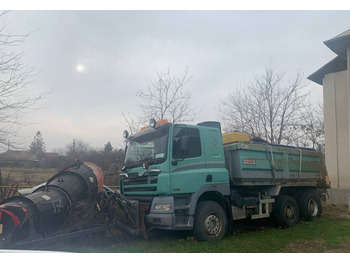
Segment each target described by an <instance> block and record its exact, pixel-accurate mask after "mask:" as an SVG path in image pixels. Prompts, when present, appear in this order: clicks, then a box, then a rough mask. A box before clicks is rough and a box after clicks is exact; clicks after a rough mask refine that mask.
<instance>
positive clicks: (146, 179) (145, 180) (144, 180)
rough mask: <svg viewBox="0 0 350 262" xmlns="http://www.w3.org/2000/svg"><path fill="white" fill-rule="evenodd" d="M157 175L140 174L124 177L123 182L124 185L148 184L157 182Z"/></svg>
mask: <svg viewBox="0 0 350 262" xmlns="http://www.w3.org/2000/svg"><path fill="white" fill-rule="evenodd" d="M157 182H158V177H157V176H142V177H135V178H124V180H123V184H124V186H132V185H145V184H146V185H149V184H157Z"/></svg>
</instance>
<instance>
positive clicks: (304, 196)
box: [298, 190, 322, 221]
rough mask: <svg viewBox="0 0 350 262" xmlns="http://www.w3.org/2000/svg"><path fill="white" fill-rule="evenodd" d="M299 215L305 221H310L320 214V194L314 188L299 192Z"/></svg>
mask: <svg viewBox="0 0 350 262" xmlns="http://www.w3.org/2000/svg"><path fill="white" fill-rule="evenodd" d="M298 205H299V210H300V217H301V218H304V219H305V220H306V221H312V220H314V219H315V218H318V217H320V216H321V213H322V205H321V200H320V195H319V193H318V192H317V191H316V190H308V191H305V192H303V193H301V194H300V196H299V198H298Z"/></svg>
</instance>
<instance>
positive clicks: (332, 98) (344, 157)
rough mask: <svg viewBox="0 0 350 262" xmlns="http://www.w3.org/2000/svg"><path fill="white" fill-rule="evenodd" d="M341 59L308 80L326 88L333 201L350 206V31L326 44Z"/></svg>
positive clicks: (325, 101)
mask: <svg viewBox="0 0 350 262" xmlns="http://www.w3.org/2000/svg"><path fill="white" fill-rule="evenodd" d="M324 44H325V45H326V46H327V47H328V48H329V49H331V50H332V51H333V52H334V53H335V54H336V55H337V56H336V57H335V58H334V59H333V60H331V61H330V62H328V63H327V64H326V65H324V66H323V67H321V68H320V69H318V70H317V71H316V72H314V73H313V74H311V75H310V76H309V77H308V79H310V80H311V81H313V82H315V83H317V84H319V85H323V101H324V125H325V154H326V165H327V170H328V175H329V178H330V180H331V187H332V188H331V189H330V190H329V195H330V200H329V201H330V202H331V203H333V204H347V205H349V204H350V29H349V30H347V31H345V32H343V33H341V34H339V35H337V36H335V37H333V38H331V39H329V40H327V41H325V42H324Z"/></svg>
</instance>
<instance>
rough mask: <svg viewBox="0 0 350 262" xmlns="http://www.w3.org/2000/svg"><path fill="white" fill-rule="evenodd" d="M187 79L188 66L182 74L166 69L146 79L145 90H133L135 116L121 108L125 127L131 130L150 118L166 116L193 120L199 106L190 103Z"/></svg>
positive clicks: (157, 118)
mask: <svg viewBox="0 0 350 262" xmlns="http://www.w3.org/2000/svg"><path fill="white" fill-rule="evenodd" d="M190 80H191V77H189V76H188V69H187V68H186V70H185V71H184V73H183V74H182V75H173V74H171V72H170V70H169V69H167V71H166V72H163V73H157V77H156V78H155V79H154V80H150V85H149V86H148V88H147V90H145V91H139V92H137V96H138V97H139V98H140V102H139V103H138V104H137V106H138V108H139V109H140V111H141V114H139V116H131V115H130V113H128V112H127V113H126V112H122V114H123V116H124V121H125V122H126V125H127V126H128V128H129V129H130V130H131V131H132V132H135V131H137V130H138V128H139V127H140V126H141V123H142V124H146V123H147V122H146V123H145V120H146V121H148V120H149V119H150V118H154V119H156V120H160V119H168V120H169V121H171V122H187V121H193V120H194V119H195V118H196V116H197V115H198V113H199V110H197V109H196V108H194V107H193V106H192V105H191V96H192V94H191V92H190V91H189V90H186V85H187V84H188V82H189V81H190Z"/></svg>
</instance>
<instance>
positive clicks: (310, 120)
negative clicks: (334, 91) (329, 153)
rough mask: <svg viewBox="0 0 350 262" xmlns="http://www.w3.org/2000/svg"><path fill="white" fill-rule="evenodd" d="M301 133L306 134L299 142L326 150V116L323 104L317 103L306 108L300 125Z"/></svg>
mask: <svg viewBox="0 0 350 262" xmlns="http://www.w3.org/2000/svg"><path fill="white" fill-rule="evenodd" d="M299 128H300V130H301V133H302V134H304V136H303V137H302V139H301V141H299V144H300V145H301V146H305V147H310V148H313V149H317V150H320V151H322V152H323V151H324V146H325V138H324V116H323V104H317V105H314V106H312V107H311V106H310V107H308V108H306V110H305V112H304V113H303V118H302V121H301V123H300V125H299Z"/></svg>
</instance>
